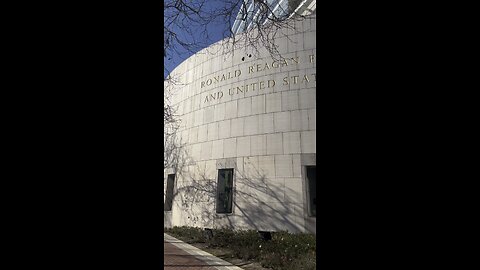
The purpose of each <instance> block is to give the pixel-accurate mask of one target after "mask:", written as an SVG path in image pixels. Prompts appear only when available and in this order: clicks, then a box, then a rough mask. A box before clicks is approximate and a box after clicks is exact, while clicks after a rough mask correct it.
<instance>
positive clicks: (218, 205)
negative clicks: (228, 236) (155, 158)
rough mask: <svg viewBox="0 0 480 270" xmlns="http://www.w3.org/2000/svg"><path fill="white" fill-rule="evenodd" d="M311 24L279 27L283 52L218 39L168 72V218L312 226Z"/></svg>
mask: <svg viewBox="0 0 480 270" xmlns="http://www.w3.org/2000/svg"><path fill="white" fill-rule="evenodd" d="M315 24H316V20H315V18H314V17H313V18H309V19H306V20H303V21H298V22H295V23H294V29H284V30H282V31H281V32H282V33H278V35H277V38H276V40H275V43H276V44H277V45H278V46H279V47H278V51H279V52H280V54H281V55H282V58H281V59H273V58H272V56H271V55H270V54H268V53H267V51H266V50H264V49H262V50H260V52H259V54H257V55H252V54H249V53H245V50H238V51H234V52H233V53H229V54H223V53H221V51H222V50H221V49H220V48H221V47H222V45H221V42H219V43H216V44H213V45H212V46H210V47H209V48H206V49H204V50H202V51H200V52H199V53H197V54H195V55H193V56H191V57H190V58H188V59H187V60H185V61H184V62H183V63H182V64H180V65H179V66H178V67H177V68H176V69H175V70H174V71H173V72H172V73H171V74H172V76H173V77H174V78H175V79H176V80H177V83H175V85H167V86H168V87H170V88H171V89H172V91H171V93H172V96H171V97H169V100H168V102H169V103H170V104H171V105H172V106H174V107H175V108H176V112H177V114H178V117H179V119H180V120H181V121H180V128H179V130H178V132H177V139H178V142H179V149H181V151H179V152H178V153H179V154H178V155H179V157H178V159H177V160H178V161H177V162H176V164H175V165H174V166H171V167H169V168H165V171H164V194H165V212H164V214H165V215H164V225H165V227H171V226H195V227H201V228H221V227H229V228H234V229H254V230H259V231H279V230H286V231H290V232H311V233H315V224H316V191H315V185H316V181H317V177H316V91H317V74H316V65H317V54H316V43H315V36H316V28H315Z"/></svg>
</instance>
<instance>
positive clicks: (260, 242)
mask: <svg viewBox="0 0 480 270" xmlns="http://www.w3.org/2000/svg"><path fill="white" fill-rule="evenodd" d="M165 233H167V234H169V235H171V236H173V237H175V238H178V239H180V240H182V241H184V242H186V243H189V244H191V245H193V246H196V247H198V248H200V249H203V250H205V251H207V252H209V253H212V254H213V255H215V256H217V257H220V258H222V259H224V260H226V261H230V262H232V263H234V264H237V265H239V264H241V265H239V266H240V267H242V268H244V269H246V270H250V269H251V270H253V269H259V270H260V269H274V270H291V269H315V266H316V240H315V235H313V234H290V233H287V232H275V233H272V234H271V239H270V240H265V238H262V237H260V235H259V233H258V232H257V231H234V230H228V229H213V230H211V231H210V232H207V231H205V230H204V229H200V228H192V227H173V228H168V229H167V228H165Z"/></svg>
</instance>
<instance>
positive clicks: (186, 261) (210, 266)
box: [163, 233, 242, 270]
mask: <svg viewBox="0 0 480 270" xmlns="http://www.w3.org/2000/svg"><path fill="white" fill-rule="evenodd" d="M163 239H164V240H163V247H164V254H163V261H164V263H163V269H164V270H184V269H185V270H186V269H188V270H242V268H240V267H238V266H234V265H232V264H231V263H229V262H226V261H224V260H222V259H220V258H217V257H215V256H213V255H212V254H210V253H207V252H205V251H203V250H200V249H198V248H196V247H194V246H191V245H189V244H187V243H184V242H182V241H180V240H178V239H176V238H174V237H172V236H170V235H168V234H166V233H164V234H163Z"/></svg>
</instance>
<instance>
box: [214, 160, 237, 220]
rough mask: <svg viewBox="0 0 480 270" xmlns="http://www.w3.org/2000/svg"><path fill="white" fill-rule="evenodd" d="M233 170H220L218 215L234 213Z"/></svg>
mask: <svg viewBox="0 0 480 270" xmlns="http://www.w3.org/2000/svg"><path fill="white" fill-rule="evenodd" d="M232 203H233V169H221V170H218V183H217V213H232Z"/></svg>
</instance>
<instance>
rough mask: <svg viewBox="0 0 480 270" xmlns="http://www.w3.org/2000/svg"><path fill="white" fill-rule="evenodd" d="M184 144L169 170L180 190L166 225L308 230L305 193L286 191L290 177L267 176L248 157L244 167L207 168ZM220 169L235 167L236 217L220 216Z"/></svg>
mask: <svg viewBox="0 0 480 270" xmlns="http://www.w3.org/2000/svg"><path fill="white" fill-rule="evenodd" d="M179 145H182V146H181V147H178V149H176V153H177V154H178V156H176V157H175V161H176V162H175V164H173V166H172V168H170V169H167V171H170V172H172V173H173V172H175V188H174V189H173V196H172V197H173V204H172V210H171V211H165V212H164V226H165V227H172V226H192V227H201V228H231V229H253V230H259V231H280V230H282V231H289V232H293V233H295V232H304V226H305V224H304V212H303V199H302V198H303V195H302V193H301V192H300V193H299V192H298V190H297V191H295V190H293V189H291V188H288V187H286V186H285V179H283V178H281V179H278V178H277V179H275V178H268V177H267V176H266V174H265V173H264V172H263V171H262V168H259V166H258V165H256V164H253V163H252V162H251V159H249V158H248V157H247V158H244V159H241V160H244V162H243V164H237V162H236V160H237V159H236V158H232V159H221V160H218V161H216V163H215V167H213V166H207V164H206V163H207V162H196V161H194V160H193V159H192V158H191V156H190V155H189V154H188V151H187V150H186V149H187V147H185V145H184V144H179ZM212 162H214V161H211V162H210V164H211V163H212ZM219 168H233V169H234V182H233V183H234V184H233V206H232V209H233V211H232V213H231V214H217V213H216V200H217V173H218V170H217V169H219ZM164 186H166V182H165V185H164ZM165 190H166V189H165V188H164V192H165ZM165 197H166V194H165Z"/></svg>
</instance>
